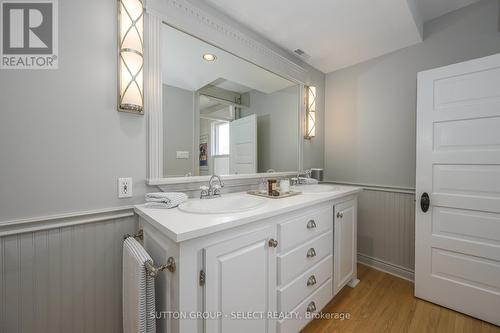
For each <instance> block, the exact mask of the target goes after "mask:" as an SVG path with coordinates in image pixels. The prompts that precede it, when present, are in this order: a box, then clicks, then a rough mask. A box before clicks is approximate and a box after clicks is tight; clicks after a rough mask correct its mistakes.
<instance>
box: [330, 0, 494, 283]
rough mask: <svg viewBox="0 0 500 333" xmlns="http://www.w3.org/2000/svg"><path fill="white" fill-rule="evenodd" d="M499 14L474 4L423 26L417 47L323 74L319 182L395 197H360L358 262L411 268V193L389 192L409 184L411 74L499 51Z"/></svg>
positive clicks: (487, 3) (487, 2) (489, 3)
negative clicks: (355, 186)
mask: <svg viewBox="0 0 500 333" xmlns="http://www.w3.org/2000/svg"><path fill="white" fill-rule="evenodd" d="M498 15H499V2H498V1H497V0H483V1H480V2H479V3H477V4H474V5H471V6H469V7H465V8H463V9H461V10H458V11H455V12H452V13H449V14H447V15H445V16H442V17H440V18H438V19H436V20H433V21H430V22H428V23H426V24H425V26H424V35H425V39H424V42H423V43H421V44H417V45H415V46H411V47H408V48H405V49H403V50H399V51H396V52H393V53H391V54H388V55H385V56H382V57H379V58H376V59H373V60H370V61H367V62H365V63H362V64H358V65H356V66H352V67H349V68H345V69H342V70H339V71H336V72H333V73H330V74H327V76H326V119H325V127H326V128H327V129H328V132H327V133H326V137H325V165H326V170H325V179H327V180H330V181H336V182H351V183H359V184H375V185H381V186H383V187H388V188H389V190H390V191H392V192H393V195H392V196H390V195H388V194H387V192H386V191H385V190H387V189H385V190H381V189H379V190H377V189H375V190H373V189H372V190H370V191H369V192H370V193H364V194H362V196H361V198H360V205H359V210H360V215H359V221H358V223H359V229H358V230H359V237H358V251H359V252H360V254H361V256H362V257H361V258H360V259H362V260H366V259H368V260H369V261H370V263H372V264H376V265H377V264H381V265H382V267H385V268H387V267H389V266H390V265H392V266H393V268H396V270H398V269H399V268H401V267H402V268H403V269H408V270H412V269H413V265H414V263H413V260H409V259H408V254H410V256H413V255H414V254H413V250H414V249H413V247H414V242H413V241H414V234H413V232H414V220H413V218H414V214H411V215H409V214H408V209H409V208H408V202H407V200H408V197H407V195H411V194H399V193H398V189H394V187H405V188H410V191H408V192H409V193H411V188H414V186H415V145H416V142H415V140H416V138H415V113H416V94H417V88H416V84H417V72H419V71H422V70H426V69H431V68H435V67H440V66H444V65H448V64H452V63H456V62H460V61H465V60H469V59H473V58H478V57H483V56H487V55H491V54H494V53H498V52H500V33H499V32H498V25H499V17H498ZM412 196H414V195H412ZM411 200H413V199H411ZM401 202H402V203H401ZM384 265H386V266H384ZM387 265H389V266H387ZM399 273H401V271H400V270H399ZM401 274H403V273H401Z"/></svg>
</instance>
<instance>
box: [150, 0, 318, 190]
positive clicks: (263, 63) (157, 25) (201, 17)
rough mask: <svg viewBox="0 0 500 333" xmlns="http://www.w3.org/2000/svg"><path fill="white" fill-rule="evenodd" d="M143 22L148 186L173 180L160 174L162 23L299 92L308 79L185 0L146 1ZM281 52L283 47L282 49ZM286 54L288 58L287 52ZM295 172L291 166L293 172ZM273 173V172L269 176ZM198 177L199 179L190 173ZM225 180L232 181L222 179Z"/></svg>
mask: <svg viewBox="0 0 500 333" xmlns="http://www.w3.org/2000/svg"><path fill="white" fill-rule="evenodd" d="M145 9H146V20H147V22H146V25H145V45H144V46H145V49H144V52H145V66H146V71H145V75H146V76H147V77H146V78H145V82H146V87H145V97H146V98H145V108H146V113H147V116H148V127H149V140H148V153H149V157H148V161H149V162H148V169H147V170H148V175H147V180H146V181H147V183H148V185H156V186H159V185H167V184H176V186H177V187H179V185H178V184H179V180H176V179H175V178H163V176H162V173H163V165H162V164H163V140H162V138H163V128H162V114H161V113H162V96H161V95H162V90H161V56H160V50H161V25H162V24H167V25H169V26H172V27H174V28H176V29H178V30H181V31H183V32H185V33H187V34H189V35H192V36H194V37H196V38H199V39H202V40H204V41H205V42H207V43H209V44H212V45H214V46H216V47H218V48H221V49H223V50H225V51H227V52H230V53H232V54H234V55H236V56H238V57H241V58H242V59H245V60H247V61H249V62H251V63H253V64H255V65H256V66H259V67H261V68H264V69H267V70H269V71H271V72H274V73H276V74H277V75H280V76H282V77H284V78H286V79H288V80H291V81H293V82H295V83H297V84H298V85H299V86H300V88H301V91H303V88H304V85H305V83H306V81H307V78H308V70H307V69H306V68H304V67H302V66H301V65H300V63H301V61H300V60H299V59H297V63H296V62H294V61H292V60H291V59H288V58H287V57H285V56H283V55H281V54H280V53H278V52H277V51H275V50H273V49H272V48H271V47H268V46H266V45H264V44H263V43H262V42H260V41H258V40H256V39H255V38H253V37H252V36H249V35H248V34H247V33H244V32H242V31H241V30H239V29H237V28H235V27H233V26H231V25H230V24H228V23H225V22H224V21H223V20H222V19H221V18H219V17H218V16H215V15H212V14H211V13H208V12H207V11H206V10H204V9H202V8H199V7H197V6H195V5H194V4H192V3H190V2H189V1H187V0H147V1H146V3H145ZM283 52H285V51H283ZM291 57H292V56H291ZM303 104H304V103H303V96H302V94H299V115H298V116H299V117H300V121H299V124H301V126H300V127H299V133H298V135H299V138H302V136H303V131H304V128H303V126H302V118H303V115H304V114H305V110H304V105H303ZM302 156H303V140H299V148H298V158H299V164H298V169H299V170H300V169H301V168H302ZM294 171H296V170H294ZM241 176H243V175H240V177H238V178H252V179H258V178H260V177H271V176H273V174H272V173H270V174H267V175H264V174H259V175H247V176H246V177H245V176H243V177H241ZM274 176H278V175H274ZM181 178H182V183H191V182H199V181H200V180H203V181H208V179H209V176H203V179H194V178H193V179H191V178H185V177H181ZM196 178H200V177H196ZM228 180H229V182H232V180H231V179H230V178H228Z"/></svg>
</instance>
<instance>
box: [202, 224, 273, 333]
mask: <svg viewBox="0 0 500 333" xmlns="http://www.w3.org/2000/svg"><path fill="white" fill-rule="evenodd" d="M275 237H276V228H275V227H274V226H273V225H267V226H264V227H262V228H259V229H258V230H255V231H251V232H249V233H246V234H243V235H241V236H238V237H236V238H233V239H229V240H226V241H223V242H220V243H217V244H214V245H211V246H208V247H206V248H204V250H203V251H204V262H205V265H204V266H205V269H204V272H205V278H206V283H205V288H204V289H205V308H204V311H207V312H211V313H225V314H229V318H221V319H220V320H207V321H206V323H205V332H206V333H232V332H274V326H275V324H274V322H273V321H272V320H269V319H267V317H266V318H262V319H255V318H251V319H252V320H234V318H235V317H236V315H237V314H238V313H239V314H241V315H243V314H245V313H247V312H257V313H267V312H269V311H276V301H275V298H276V296H275V295H276V250H275V247H274V244H276V243H274V242H275V241H276V240H275Z"/></svg>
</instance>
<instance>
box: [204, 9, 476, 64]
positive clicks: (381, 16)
mask: <svg viewBox="0 0 500 333" xmlns="http://www.w3.org/2000/svg"><path fill="white" fill-rule="evenodd" d="M206 1H207V2H208V3H210V4H211V5H212V6H213V7H215V8H216V9H218V10H220V11H221V12H223V13H225V14H226V15H228V16H230V17H232V18H233V19H235V20H236V21H238V22H240V23H241V24H243V25H245V26H247V27H249V28H250V29H252V30H254V31H256V32H257V33H259V34H261V35H262V36H266V38H268V39H270V40H271V41H273V42H274V43H276V44H277V45H279V46H281V47H283V48H284V49H286V50H288V51H290V52H293V51H294V50H296V49H301V50H303V51H305V52H306V54H307V55H308V56H307V57H305V58H303V59H304V61H306V62H308V63H309V64H311V65H312V66H313V67H315V68H317V69H319V70H321V71H323V72H325V73H329V72H332V71H335V70H338V69H341V68H344V67H348V66H351V65H354V64H357V63H360V62H363V61H366V60H369V59H372V58H375V57H378V56H381V55H384V54H387V53H389V52H392V51H395V50H398V49H401V48H404V47H407V46H410V45H413V44H416V43H419V42H421V41H422V27H423V22H424V21H426V20H429V19H433V18H435V17H438V16H441V15H443V14H445V13H447V12H450V11H453V10H456V9H459V8H461V7H463V6H466V5H468V4H470V3H473V2H476V1H478V0H383V1H372V0H311V1H306V2H304V1H303V0H287V1H286V2H284V1H282V0H252V1H234V0H206ZM285 4H286V5H285Z"/></svg>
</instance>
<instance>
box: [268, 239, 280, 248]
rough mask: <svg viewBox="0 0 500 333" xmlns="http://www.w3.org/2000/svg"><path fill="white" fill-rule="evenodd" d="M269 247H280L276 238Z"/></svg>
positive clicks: (271, 240) (270, 242)
mask: <svg viewBox="0 0 500 333" xmlns="http://www.w3.org/2000/svg"><path fill="white" fill-rule="evenodd" d="M268 244H269V247H278V241H277V240H276V239H274V238H271V239H270V240H269V242H268Z"/></svg>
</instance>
